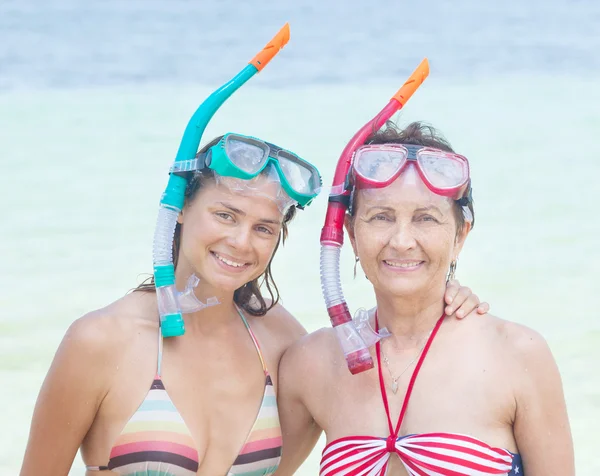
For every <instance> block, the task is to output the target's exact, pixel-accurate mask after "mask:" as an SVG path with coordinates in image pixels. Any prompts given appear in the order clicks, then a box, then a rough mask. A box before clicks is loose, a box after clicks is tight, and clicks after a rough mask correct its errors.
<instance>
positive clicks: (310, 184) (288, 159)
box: [277, 150, 320, 195]
mask: <svg viewBox="0 0 600 476" xmlns="http://www.w3.org/2000/svg"><path fill="white" fill-rule="evenodd" d="M277 161H278V162H279V167H280V168H281V171H282V172H283V175H284V176H285V178H286V180H287V181H288V183H289V184H290V186H291V187H292V189H293V190H294V191H296V192H298V193H301V194H304V195H310V194H313V193H315V192H316V191H317V190H318V188H319V187H320V181H319V173H318V172H317V171H316V169H314V168H313V167H311V166H310V165H309V164H307V163H305V162H304V161H303V160H301V159H299V158H298V157H296V156H294V155H292V154H290V153H288V152H286V151H284V150H280V151H279V152H278V153H277Z"/></svg>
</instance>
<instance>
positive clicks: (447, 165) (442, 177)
mask: <svg viewBox="0 0 600 476" xmlns="http://www.w3.org/2000/svg"><path fill="white" fill-rule="evenodd" d="M417 161H418V163H419V166H420V167H421V171H422V172H423V174H424V175H425V177H426V178H427V180H428V181H429V182H430V183H431V185H433V186H434V187H436V188H455V187H458V186H460V185H463V184H464V183H465V181H466V180H467V179H468V169H467V164H466V162H465V161H464V160H463V159H461V158H460V157H457V156H452V155H448V154H443V153H439V154H437V153H432V152H423V153H422V154H417Z"/></svg>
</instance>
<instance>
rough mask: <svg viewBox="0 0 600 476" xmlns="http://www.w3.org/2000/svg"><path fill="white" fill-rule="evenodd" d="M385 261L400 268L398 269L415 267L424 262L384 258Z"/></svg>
mask: <svg viewBox="0 0 600 476" xmlns="http://www.w3.org/2000/svg"><path fill="white" fill-rule="evenodd" d="M383 262H384V263H385V264H386V265H387V266H389V267H390V268H398V269H407V270H408V269H414V268H417V267H418V266H420V265H421V264H423V263H424V262H423V261H388V260H383Z"/></svg>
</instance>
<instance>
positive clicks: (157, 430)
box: [86, 309, 282, 476]
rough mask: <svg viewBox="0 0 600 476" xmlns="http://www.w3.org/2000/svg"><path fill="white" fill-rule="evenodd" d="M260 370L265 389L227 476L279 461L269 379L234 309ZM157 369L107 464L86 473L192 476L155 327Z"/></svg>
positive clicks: (264, 470) (263, 470) (188, 443)
mask: <svg viewBox="0 0 600 476" xmlns="http://www.w3.org/2000/svg"><path fill="white" fill-rule="evenodd" d="M237 311H238V313H239V315H240V317H241V318H242V321H243V322H244V325H245V326H246V329H247V330H248V333H249V334H250V337H251V338H252V341H253V342H254V345H255V347H256V351H257V352H258V356H259V358H260V362H261V364H262V367H263V371H264V373H265V392H264V394H263V397H262V402H261V405H260V409H259V410H258V415H257V416H256V420H255V422H254V425H253V426H252V429H251V430H250V433H249V434H248V437H247V438H246V442H245V443H244V445H243V446H242V449H241V450H240V452H239V454H238V456H237V458H236V459H235V461H234V463H233V466H232V467H231V468H230V469H229V471H228V472H227V476H234V475H247V476H249V475H252V476H262V475H270V474H273V473H274V472H275V470H276V469H277V467H278V466H279V461H280V460H281V442H282V441H281V427H280V426H279V416H278V413H277V402H276V397H275V390H274V388H273V382H272V380H271V377H270V376H269V371H268V370H267V366H266V364H265V361H264V359H263V355H262V352H261V350H260V346H259V344H258V341H257V340H256V336H255V335H254V333H253V332H252V329H251V328H250V326H249V324H248V321H246V318H245V317H244V315H243V314H242V312H241V311H240V310H239V309H237ZM158 334H159V341H158V368H157V373H156V377H154V381H153V382H152V386H151V387H150V390H149V391H148V394H147V395H146V398H144V401H143V402H142V404H141V405H140V406H139V408H138V409H137V410H136V412H135V413H134V414H133V416H132V417H131V418H130V419H129V421H128V422H127V424H126V425H125V428H124V429H123V431H122V432H121V434H120V435H119V437H118V438H117V441H116V442H115V444H114V446H113V448H112V450H111V452H110V460H109V462H108V464H107V465H106V466H87V467H86V468H87V470H88V471H103V470H112V471H114V472H115V473H117V474H120V475H122V476H194V475H195V474H196V473H197V471H198V467H199V463H198V451H197V449H196V446H195V444H194V440H193V438H192V435H191V433H190V431H189V429H188V427H187V426H186V424H185V422H184V421H183V418H182V417H181V415H180V414H179V412H178V411H177V408H175V405H173V402H172V401H171V398H170V397H169V394H168V393H167V390H166V389H165V387H164V385H163V382H162V379H161V362H162V334H161V332H160V331H159V333H158Z"/></svg>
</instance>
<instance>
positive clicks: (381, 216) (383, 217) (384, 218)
mask: <svg viewBox="0 0 600 476" xmlns="http://www.w3.org/2000/svg"><path fill="white" fill-rule="evenodd" d="M369 221H393V218H392V217H391V216H389V215H387V214H385V213H378V214H377V215H373V216H372V217H371V218H369Z"/></svg>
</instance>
